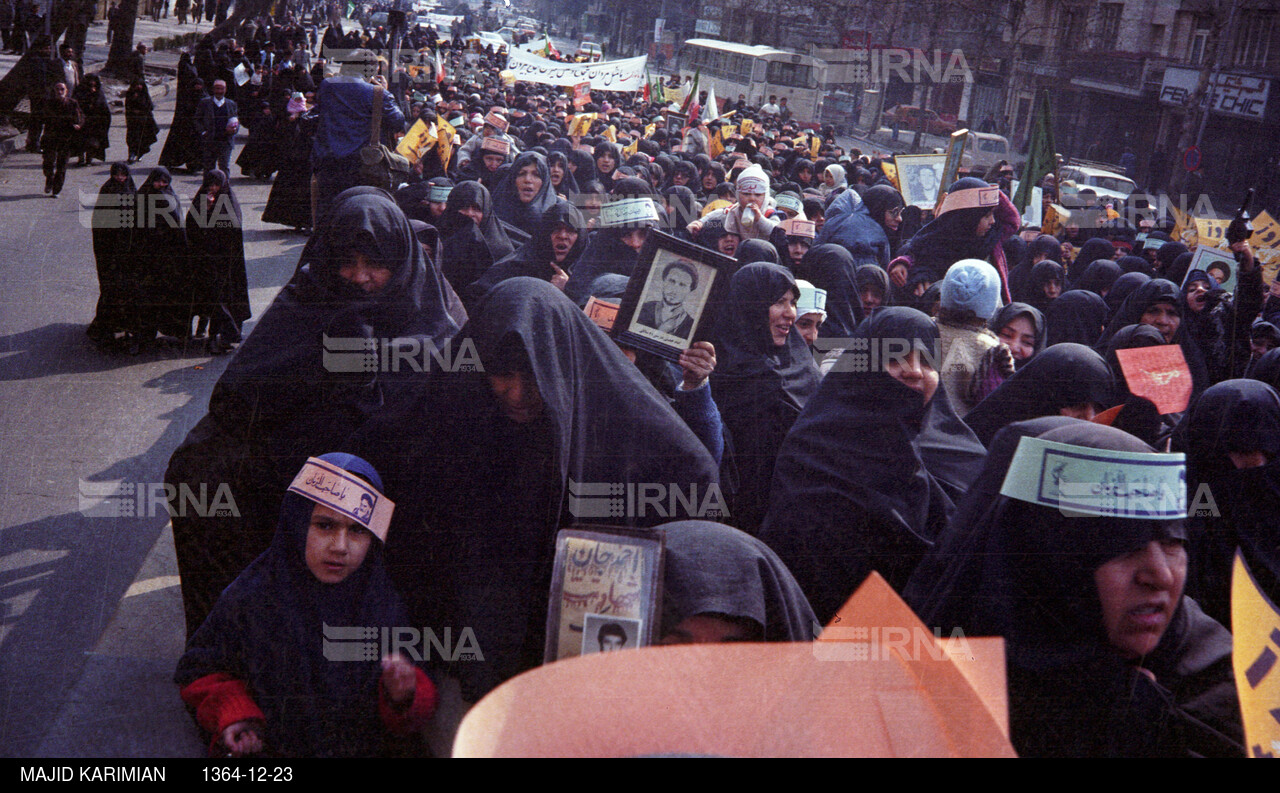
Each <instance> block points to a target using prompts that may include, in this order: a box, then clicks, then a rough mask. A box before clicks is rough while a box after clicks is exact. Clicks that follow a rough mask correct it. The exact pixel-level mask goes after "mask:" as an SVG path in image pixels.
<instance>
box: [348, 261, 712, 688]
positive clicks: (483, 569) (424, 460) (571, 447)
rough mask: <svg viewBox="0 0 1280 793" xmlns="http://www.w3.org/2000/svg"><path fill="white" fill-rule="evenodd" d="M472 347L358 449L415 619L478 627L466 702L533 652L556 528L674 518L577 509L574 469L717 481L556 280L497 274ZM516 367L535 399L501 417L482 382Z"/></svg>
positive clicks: (703, 456) (622, 480)
mask: <svg viewBox="0 0 1280 793" xmlns="http://www.w3.org/2000/svg"><path fill="white" fill-rule="evenodd" d="M468 344H470V345H474V349H475V350H477V352H478V353H479V358H480V361H481V364H482V371H454V372H446V373H441V374H439V375H438V376H436V377H434V378H433V380H432V382H431V384H430V386H429V387H424V388H421V389H420V390H419V395H418V396H417V398H415V399H414V400H412V401H411V402H408V403H406V405H405V407H404V409H403V410H401V411H398V412H396V413H394V414H391V415H388V416H386V417H384V418H380V419H379V420H378V421H377V422H376V423H374V424H373V425H371V426H370V427H369V428H368V429H366V430H365V431H364V432H362V433H361V437H360V438H358V439H356V441H355V446H356V448H357V450H358V451H362V452H363V451H364V450H365V449H367V450H368V451H367V454H366V456H372V457H373V458H376V459H377V460H383V461H385V462H379V463H378V464H379V467H380V468H383V469H385V470H387V471H388V472H389V473H388V476H387V484H388V490H387V494H388V495H389V496H390V497H391V498H392V499H393V500H395V501H396V504H397V507H396V516H395V519H394V521H393V524H392V533H391V537H392V540H391V543H390V545H389V547H388V554H389V559H390V562H389V564H390V566H391V572H392V575H393V576H396V580H397V583H398V584H399V585H400V587H401V591H402V592H403V593H404V594H405V597H406V599H407V600H408V602H409V603H410V608H411V614H412V616H413V617H414V618H415V619H426V620H428V621H427V622H425V623H423V624H426V625H433V624H450V625H453V626H455V628H456V629H457V628H461V627H462V626H471V627H472V628H473V629H474V631H475V635H476V638H477V641H478V644H479V646H480V647H481V648H482V649H483V652H484V660H483V661H475V662H467V663H463V664H460V666H459V668H458V670H457V671H458V673H459V675H460V676H461V677H462V679H463V693H464V696H466V697H467V698H468V699H474V698H475V697H477V696H479V695H481V694H483V693H485V692H486V691H487V690H489V689H490V688H492V687H493V686H495V685H497V684H498V683H500V682H502V681H503V680H505V679H507V678H509V677H511V676H513V675H515V674H517V673H518V672H521V671H523V670H524V669H527V668H530V667H532V666H536V665H537V664H538V663H540V662H541V658H542V650H543V637H544V635H545V627H546V608H547V601H546V596H545V593H546V592H547V591H548V587H549V585H550V576H551V560H552V557H553V554H554V548H555V532H556V530H557V529H559V528H561V527H562V526H564V525H566V524H567V523H568V522H571V521H572V522H577V523H592V522H604V523H608V524H612V525H619V524H630V525H636V526H653V525H656V524H658V523H662V522H664V521H666V520H669V519H670V516H669V515H664V514H658V513H657V511H655V510H652V509H650V510H647V511H645V512H643V514H642V513H640V512H639V511H637V512H635V513H634V514H631V515H622V516H616V517H609V518H603V519H596V518H591V517H583V516H578V515H577V514H576V512H574V511H573V507H572V505H573V503H574V500H573V499H570V490H569V488H570V487H571V485H570V483H571V482H574V483H578V482H586V483H602V482H609V483H616V484H618V485H625V484H626V483H657V482H661V483H664V484H668V485H669V486H671V487H678V488H680V489H681V492H683V493H686V494H687V493H689V492H691V490H693V489H696V491H697V497H698V499H699V503H700V504H701V503H703V501H702V499H703V498H704V497H705V495H706V494H707V493H708V488H711V487H713V486H715V485H716V483H717V481H718V479H717V473H716V464H715V462H714V461H713V460H712V459H711V456H710V454H709V453H708V452H707V450H706V448H705V447H704V446H703V444H702V442H701V441H699V440H698V438H697V437H696V436H695V435H694V434H693V433H692V432H691V431H690V430H689V428H688V427H687V426H686V425H685V423H684V422H683V421H682V420H681V419H680V417H679V416H677V415H676V413H675V412H674V411H673V410H672V409H671V407H670V405H669V404H668V403H667V400H666V399H665V398H664V397H662V396H661V395H660V394H659V393H658V392H657V391H656V390H654V388H653V386H651V385H650V384H649V383H648V381H646V380H645V378H644V375H642V374H641V373H640V372H639V370H637V369H636V367H635V366H633V365H632V364H631V362H630V361H628V360H627V359H626V357H625V356H623V354H622V352H621V350H619V349H618V346H617V345H616V344H614V342H613V341H612V340H610V338H609V337H608V336H607V335H605V334H604V333H602V332H601V331H600V329H599V328H598V327H596V326H595V325H594V324H593V323H592V322H591V320H590V319H588V318H587V316H586V315H585V314H584V313H583V312H582V311H581V310H579V309H578V308H577V307H576V306H575V305H574V304H573V303H572V301H570V300H568V299H567V298H566V297H565V296H564V295H563V294H562V293H561V292H560V291H559V290H558V289H556V288H555V287H554V286H552V285H551V284H549V283H547V282H545V281H541V280H537V279H533V278H511V279H508V280H506V281H503V282H501V283H499V284H497V285H496V286H494V287H493V289H491V290H489V292H488V293H487V294H486V295H485V296H484V297H483V298H482V299H481V300H480V301H479V303H478V304H477V305H476V309H475V311H474V312H473V313H472V315H471V320H470V322H468V324H467V326H466V327H465V328H463V330H462V332H461V334H460V335H459V337H458V342H457V344H456V346H458V347H461V346H465V345H468ZM516 371H519V372H523V373H524V375H525V376H526V377H527V378H529V379H531V380H532V383H533V385H536V387H537V390H538V392H539V394H540V396H541V404H542V409H541V412H540V415H537V416H536V417H535V418H534V419H533V420H532V421H530V422H529V423H516V422H514V421H511V420H509V419H507V418H506V417H505V416H504V414H503V412H502V410H501V408H500V404H499V402H498V400H497V398H496V397H495V395H494V392H493V389H492V387H491V385H490V382H489V379H488V375H493V374H508V373H512V372H516ZM423 438H431V443H423V442H422V439H423ZM397 541H398V542H399V544H397ZM530 593H544V594H543V595H542V596H541V597H531V594H530ZM441 619H447V621H446V622H444V623H441V622H440V620H441ZM414 624H417V623H416V622H415V623H414Z"/></svg>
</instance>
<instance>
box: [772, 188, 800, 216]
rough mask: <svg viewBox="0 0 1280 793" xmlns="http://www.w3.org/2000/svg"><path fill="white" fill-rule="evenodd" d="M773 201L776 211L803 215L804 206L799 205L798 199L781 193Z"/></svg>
mask: <svg viewBox="0 0 1280 793" xmlns="http://www.w3.org/2000/svg"><path fill="white" fill-rule="evenodd" d="M774 201H775V202H776V203H777V205H778V209H787V210H790V211H792V212H799V213H800V214H802V215H803V214H804V204H803V203H801V201H800V199H799V198H797V197H795V196H793V195H791V194H789V193H782V194H781V195H779V196H778V197H776V198H775V199H774Z"/></svg>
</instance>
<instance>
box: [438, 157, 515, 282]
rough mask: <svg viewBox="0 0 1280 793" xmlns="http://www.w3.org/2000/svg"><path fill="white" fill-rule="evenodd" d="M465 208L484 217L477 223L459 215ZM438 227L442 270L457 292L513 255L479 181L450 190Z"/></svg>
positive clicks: (465, 183) (511, 246)
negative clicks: (441, 246) (473, 208)
mask: <svg viewBox="0 0 1280 793" xmlns="http://www.w3.org/2000/svg"><path fill="white" fill-rule="evenodd" d="M468 207H475V208H477V209H479V210H480V211H481V212H482V213H483V214H484V217H483V219H482V220H481V221H480V223H479V224H476V222H475V221H474V220H472V219H471V218H469V217H467V216H466V215H463V214H462V212H461V210H463V209H466V208H468ZM439 228H440V236H441V238H442V239H443V240H444V257H443V258H444V261H443V263H442V269H443V270H444V274H445V277H446V278H448V279H449V283H450V284H451V285H452V286H453V288H454V289H455V290H456V291H458V292H462V291H464V290H465V289H466V288H467V287H468V286H470V285H471V284H472V283H473V282H475V280H476V279H477V278H479V277H480V276H482V275H484V273H485V271H486V270H488V269H489V268H490V267H492V266H493V264H494V262H497V261H500V260H502V259H504V258H506V257H507V256H510V255H511V254H512V253H514V252H515V246H514V245H512V244H511V240H510V239H509V238H508V237H507V233H506V232H505V231H503V229H502V224H500V223H499V222H498V216H497V215H496V214H495V213H494V211H493V201H492V200H491V199H490V198H489V191H488V190H487V189H485V186H484V185H482V184H480V183H479V182H470V181H468V182H462V183H461V184H459V185H458V186H457V187H455V188H453V190H452V192H450V193H449V200H448V201H447V202H445V210H444V214H443V215H441V216H440V222H439Z"/></svg>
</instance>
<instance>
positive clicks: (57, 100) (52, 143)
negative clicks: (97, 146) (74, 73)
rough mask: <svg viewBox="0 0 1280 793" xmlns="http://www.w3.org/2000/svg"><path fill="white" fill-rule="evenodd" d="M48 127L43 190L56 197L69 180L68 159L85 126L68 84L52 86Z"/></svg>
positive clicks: (46, 109) (46, 108)
mask: <svg viewBox="0 0 1280 793" xmlns="http://www.w3.org/2000/svg"><path fill="white" fill-rule="evenodd" d="M44 114H45V128H44V136H43V140H42V141H41V146H42V148H43V151H44V191H45V192H46V193H49V194H51V195H52V196H53V197H54V198H57V197H58V193H61V192H62V184H63V182H64V181H65V180H66V178H67V158H68V157H69V156H70V155H71V150H72V148H73V147H74V146H75V142H76V138H77V135H76V133H77V132H79V131H80V128H81V127H82V126H83V124H84V116H83V115H82V114H81V113H80V105H79V104H77V103H76V100H74V99H72V98H71V96H70V94H69V93H68V91H67V84H66V83H63V82H57V83H54V84H53V91H52V92H51V94H50V96H49V98H48V100H47V101H46V102H45V103H44Z"/></svg>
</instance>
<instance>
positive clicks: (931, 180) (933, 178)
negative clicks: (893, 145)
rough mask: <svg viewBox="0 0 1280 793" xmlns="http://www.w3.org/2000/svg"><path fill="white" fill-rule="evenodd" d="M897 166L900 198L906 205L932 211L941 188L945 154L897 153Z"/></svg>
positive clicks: (945, 161)
mask: <svg viewBox="0 0 1280 793" xmlns="http://www.w3.org/2000/svg"><path fill="white" fill-rule="evenodd" d="M894 161H895V162H896V163H897V166H898V185H899V188H900V189H901V191H902V200H903V201H904V202H905V203H906V205H907V206H913V207H919V208H920V209H923V210H927V211H933V209H934V207H936V206H937V205H938V195H939V191H940V190H941V189H942V188H943V180H942V176H943V171H944V170H945V169H946V167H947V155H945V154H899V155H898V156H897V157H895V158H894Z"/></svg>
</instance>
